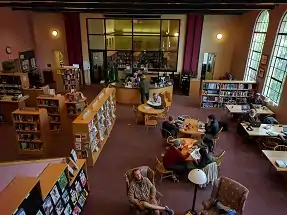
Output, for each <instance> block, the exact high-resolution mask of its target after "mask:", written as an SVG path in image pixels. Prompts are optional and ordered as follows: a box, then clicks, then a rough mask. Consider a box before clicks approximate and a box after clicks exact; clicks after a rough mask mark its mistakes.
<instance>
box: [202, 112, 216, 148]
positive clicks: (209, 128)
mask: <svg viewBox="0 0 287 215" xmlns="http://www.w3.org/2000/svg"><path fill="white" fill-rule="evenodd" d="M218 132H219V123H218V121H217V120H216V118H215V116H214V115H213V114H211V115H209V116H208V117H207V123H206V124H205V134H204V135H203V138H202V140H203V143H204V144H205V145H207V147H208V150H209V152H213V141H212V139H213V138H214V137H215V136H216V135H217V133H218Z"/></svg>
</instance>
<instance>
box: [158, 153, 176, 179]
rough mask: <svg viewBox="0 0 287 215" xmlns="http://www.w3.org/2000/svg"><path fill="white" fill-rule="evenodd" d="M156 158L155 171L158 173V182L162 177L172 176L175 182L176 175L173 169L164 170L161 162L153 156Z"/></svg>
mask: <svg viewBox="0 0 287 215" xmlns="http://www.w3.org/2000/svg"><path fill="white" fill-rule="evenodd" d="M155 160H156V167H155V168H156V171H157V172H158V173H159V174H160V183H161V182H162V179H164V178H172V179H173V182H175V179H176V176H175V174H174V172H173V171H171V170H166V169H165V168H164V166H163V163H162V162H160V160H159V159H158V158H157V157H155Z"/></svg>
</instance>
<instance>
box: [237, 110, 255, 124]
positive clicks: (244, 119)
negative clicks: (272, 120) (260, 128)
mask: <svg viewBox="0 0 287 215" xmlns="http://www.w3.org/2000/svg"><path fill="white" fill-rule="evenodd" d="M241 122H247V123H250V122H259V119H258V115H257V112H256V110H255V109H250V110H249V112H248V113H247V114H245V115H243V116H242V118H241Z"/></svg>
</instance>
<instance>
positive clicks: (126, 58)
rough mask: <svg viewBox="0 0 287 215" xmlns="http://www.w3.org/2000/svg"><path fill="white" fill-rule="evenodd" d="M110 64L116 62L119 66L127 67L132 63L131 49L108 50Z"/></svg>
mask: <svg viewBox="0 0 287 215" xmlns="http://www.w3.org/2000/svg"><path fill="white" fill-rule="evenodd" d="M107 60H108V65H109V64H114V63H116V64H117V65H118V68H126V66H127V65H131V63H132V52H131V51H107Z"/></svg>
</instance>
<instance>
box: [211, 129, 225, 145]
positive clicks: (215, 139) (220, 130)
mask: <svg viewBox="0 0 287 215" xmlns="http://www.w3.org/2000/svg"><path fill="white" fill-rule="evenodd" d="M222 130H223V127H221V128H220V129H219V131H218V132H217V134H216V135H215V136H214V137H213V138H212V142H213V150H214V149H215V147H216V143H217V141H218V140H219V135H220V134H221V132H222Z"/></svg>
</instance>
